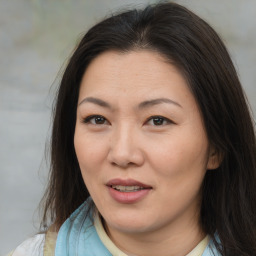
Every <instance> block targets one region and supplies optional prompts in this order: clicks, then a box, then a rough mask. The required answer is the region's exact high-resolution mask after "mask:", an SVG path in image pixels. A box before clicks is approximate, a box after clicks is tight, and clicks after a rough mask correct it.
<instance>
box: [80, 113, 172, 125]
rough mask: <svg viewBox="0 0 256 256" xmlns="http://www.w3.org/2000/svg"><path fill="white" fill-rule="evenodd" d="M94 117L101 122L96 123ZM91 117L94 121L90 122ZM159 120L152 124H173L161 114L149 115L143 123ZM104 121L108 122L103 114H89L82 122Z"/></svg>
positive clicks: (104, 122) (103, 123) (103, 122)
mask: <svg viewBox="0 0 256 256" xmlns="http://www.w3.org/2000/svg"><path fill="white" fill-rule="evenodd" d="M96 118H101V121H102V123H96V122H95V121H96ZM93 119H94V122H93V123H92V120H93ZM157 119H158V120H157ZM159 120H160V124H155V123H153V124H152V125H153V126H163V125H167V124H175V123H174V122H173V121H172V120H170V119H168V118H166V117H163V116H151V117H149V118H148V119H147V120H146V122H145V124H147V123H148V122H149V121H152V122H154V121H157V122H159ZM106 122H107V123H109V122H108V120H107V119H106V118H105V117H104V116H102V115H91V116H88V117H86V118H85V119H84V120H83V123H85V124H92V125H105V124H106Z"/></svg>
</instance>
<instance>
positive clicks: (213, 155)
mask: <svg viewBox="0 0 256 256" xmlns="http://www.w3.org/2000/svg"><path fill="white" fill-rule="evenodd" d="M223 158H224V155H223V154H222V153H221V152H218V151H217V150H216V149H215V148H214V147H210V150H209V158H208V162H207V170H214V169H217V168H218V167H219V166H220V165H221V163H222V160H223Z"/></svg>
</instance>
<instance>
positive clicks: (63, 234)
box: [55, 200, 220, 256]
mask: <svg viewBox="0 0 256 256" xmlns="http://www.w3.org/2000/svg"><path fill="white" fill-rule="evenodd" d="M89 203H90V201H88V200H87V201H86V202H85V203H83V204H82V205H81V206H80V207H79V208H78V209H77V210H76V211H75V212H74V213H73V214H72V215H71V217H70V218H68V219H67V220H66V221H65V223H64V224H63V225H62V226H61V228H60V230H59V233H58V237H57V242H56V249H55V256H111V254H110V252H109V251H108V249H107V248H106V247H105V246H104V244H103V243H102V242H101V240H100V238H99V236H98V234H97V232H96V229H95V227H94V225H93V214H92V212H88V204H89ZM85 216H86V218H85ZM210 247H211V248H212V250H210ZM213 252H214V254H213ZM115 256H118V255H115ZM202 256H220V254H219V253H218V252H217V250H216V249H215V247H214V245H213V243H212V241H211V242H210V243H209V244H208V246H207V248H206V249H205V251H204V253H203V255H202Z"/></svg>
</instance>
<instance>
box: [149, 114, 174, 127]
mask: <svg viewBox="0 0 256 256" xmlns="http://www.w3.org/2000/svg"><path fill="white" fill-rule="evenodd" d="M154 118H162V119H163V120H164V121H166V122H167V124H175V122H174V121H172V120H171V119H169V118H167V117H164V116H161V115H155V116H150V117H149V118H148V119H147V120H146V122H145V124H147V123H148V122H149V121H151V120H153V119H154ZM155 126H157V125H155ZM159 126H164V124H162V125H159Z"/></svg>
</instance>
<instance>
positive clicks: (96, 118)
mask: <svg viewBox="0 0 256 256" xmlns="http://www.w3.org/2000/svg"><path fill="white" fill-rule="evenodd" d="M83 122H84V123H86V124H93V125H104V124H108V123H109V122H108V121H107V119H106V118H105V117H104V116H101V115H92V116H88V117H86V118H85V119H84V120H83Z"/></svg>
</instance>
